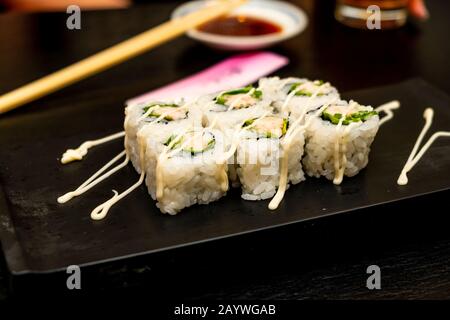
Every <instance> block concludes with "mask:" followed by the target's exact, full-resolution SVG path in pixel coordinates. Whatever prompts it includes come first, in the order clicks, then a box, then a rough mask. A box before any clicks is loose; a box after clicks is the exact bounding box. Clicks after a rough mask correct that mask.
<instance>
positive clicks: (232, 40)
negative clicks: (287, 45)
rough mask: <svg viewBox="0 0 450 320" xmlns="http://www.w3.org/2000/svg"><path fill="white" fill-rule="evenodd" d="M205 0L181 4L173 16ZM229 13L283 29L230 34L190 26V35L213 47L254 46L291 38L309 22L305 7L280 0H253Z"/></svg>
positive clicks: (186, 11)
mask: <svg viewBox="0 0 450 320" xmlns="http://www.w3.org/2000/svg"><path fill="white" fill-rule="evenodd" d="M205 2H206V1H205V0H197V1H189V2H187V3H185V4H182V5H180V6H179V7H177V8H176V9H175V10H174V11H173V13H172V19H175V18H178V17H181V16H184V15H186V14H188V13H191V12H192V11H195V10H198V9H199V8H200V7H201V6H203V5H204V3H205ZM230 15H231V16H233V15H243V16H248V17H253V18H259V19H261V20H265V21H268V22H272V23H275V24H277V25H278V26H280V27H281V28H282V30H281V31H280V32H277V33H273V34H267V35H258V36H228V35H218V34H213V33H206V32H202V31H199V30H197V29H193V30H189V31H188V32H187V35H188V36H189V37H190V38H192V39H195V40H198V41H200V42H203V43H204V44H206V45H208V46H210V47H213V48H218V49H222V50H234V51H237V50H254V49H261V48H266V47H269V46H272V45H274V44H276V43H278V42H281V41H284V40H286V39H289V38H292V37H294V36H296V35H297V34H299V33H300V32H302V31H303V30H304V29H305V28H306V26H307V24H308V18H307V16H306V14H305V12H304V11H303V10H302V9H300V8H298V7H296V6H294V5H292V4H290V3H287V2H284V1H278V0H250V1H249V2H248V3H246V4H244V5H243V6H241V7H239V8H237V9H236V10H234V11H232V12H231V13H230Z"/></svg>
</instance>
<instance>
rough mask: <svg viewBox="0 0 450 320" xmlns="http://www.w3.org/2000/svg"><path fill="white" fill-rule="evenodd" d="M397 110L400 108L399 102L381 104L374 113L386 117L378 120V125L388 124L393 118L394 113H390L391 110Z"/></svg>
mask: <svg viewBox="0 0 450 320" xmlns="http://www.w3.org/2000/svg"><path fill="white" fill-rule="evenodd" d="M398 108H400V102H398V101H397V100H393V101H390V102H388V103H385V104H382V105H381V106H379V107H378V108H375V111H377V112H384V113H386V116H384V117H383V119H381V120H380V124H379V125H380V126H381V125H382V124H383V123H385V122H388V121H389V120H391V119H392V118H394V112H392V110H396V109H398Z"/></svg>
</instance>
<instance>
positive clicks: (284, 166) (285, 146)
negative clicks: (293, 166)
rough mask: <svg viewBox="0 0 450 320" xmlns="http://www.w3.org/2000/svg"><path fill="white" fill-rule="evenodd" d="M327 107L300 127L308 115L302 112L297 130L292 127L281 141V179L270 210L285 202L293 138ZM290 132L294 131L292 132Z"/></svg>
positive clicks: (297, 122)
mask: <svg viewBox="0 0 450 320" xmlns="http://www.w3.org/2000/svg"><path fill="white" fill-rule="evenodd" d="M313 96H314V95H313ZM311 97H312V96H311ZM327 107H328V104H326V105H323V106H322V107H321V108H320V109H319V110H317V111H316V112H315V113H314V115H313V116H312V117H311V118H309V119H308V120H307V121H306V123H305V124H304V125H302V126H298V124H299V123H300V120H301V119H302V118H303V117H304V116H305V115H306V111H307V110H306V108H305V109H304V111H303V112H302V114H301V116H300V117H299V118H298V119H297V120H296V121H295V122H294V124H296V125H297V128H295V127H294V126H291V127H290V128H289V130H288V132H287V133H286V136H285V137H284V140H283V141H280V146H281V151H282V153H281V165H280V178H279V182H278V190H277V193H276V194H275V196H274V197H273V198H272V200H271V201H270V203H269V209H270V210H275V209H276V208H278V206H279V205H280V202H281V200H283V197H284V194H285V192H286V189H287V183H288V181H287V179H288V164H289V156H288V152H289V148H290V146H291V143H292V140H293V137H295V136H296V134H297V133H298V132H299V131H300V130H302V129H305V128H307V127H308V126H309V124H310V123H311V120H312V119H313V118H314V117H317V116H319V115H320V114H321V113H322V112H323V110H325V108H327ZM291 128H292V129H291ZM290 130H292V131H290ZM292 132H293V133H292Z"/></svg>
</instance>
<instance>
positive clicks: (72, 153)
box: [61, 131, 125, 164]
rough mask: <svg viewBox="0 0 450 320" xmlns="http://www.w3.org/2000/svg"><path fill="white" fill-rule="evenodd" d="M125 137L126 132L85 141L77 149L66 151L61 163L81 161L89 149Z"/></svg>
mask: <svg viewBox="0 0 450 320" xmlns="http://www.w3.org/2000/svg"><path fill="white" fill-rule="evenodd" d="M123 136H125V131H121V132H117V133H114V134H111V135H109V136H106V137H104V138H101V139H97V140H90V141H85V142H83V143H82V144H81V145H80V146H79V147H78V148H76V149H68V150H66V152H64V154H63V155H62V158H61V163H62V164H66V163H69V162H72V161H75V160H81V159H83V157H84V156H85V155H86V154H87V152H88V149H89V148H92V147H94V146H98V145H99V144H102V143H106V142H109V141H111V140H114V139H118V138H121V137H123Z"/></svg>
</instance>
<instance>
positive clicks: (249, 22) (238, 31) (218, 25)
mask: <svg viewBox="0 0 450 320" xmlns="http://www.w3.org/2000/svg"><path fill="white" fill-rule="evenodd" d="M197 30H199V31H202V32H207V33H213V34H219V35H224V36H241V37H246V36H247V37H248V36H262V35H266V34H272V33H277V32H280V31H281V30H282V28H281V27H280V26H279V25H277V24H275V23H273V22H270V21H267V20H263V19H260V18H254V17H249V16H223V17H220V18H217V19H214V20H211V21H209V22H206V23H204V24H202V25H201V26H199V27H198V28H197Z"/></svg>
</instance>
